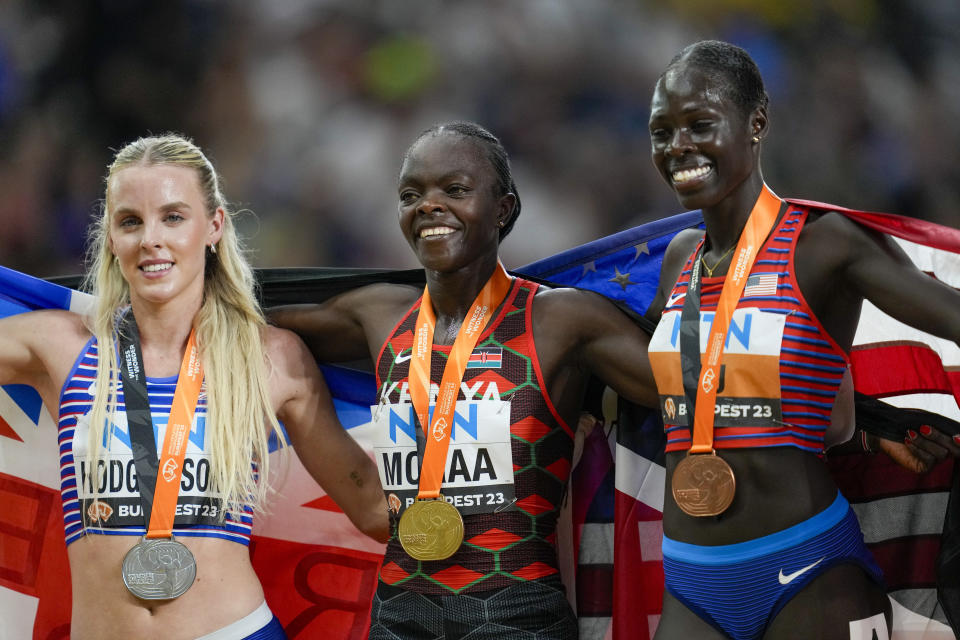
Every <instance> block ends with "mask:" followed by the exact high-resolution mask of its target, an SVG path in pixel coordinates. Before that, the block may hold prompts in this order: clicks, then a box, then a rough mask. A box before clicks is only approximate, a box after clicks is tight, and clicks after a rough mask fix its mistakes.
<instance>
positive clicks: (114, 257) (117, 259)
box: [113, 254, 120, 265]
mask: <svg viewBox="0 0 960 640" xmlns="http://www.w3.org/2000/svg"><path fill="white" fill-rule="evenodd" d="M113 261H114V262H115V263H116V264H117V265H119V264H120V258H118V257H117V254H113Z"/></svg>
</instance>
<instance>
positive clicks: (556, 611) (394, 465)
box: [270, 123, 656, 640]
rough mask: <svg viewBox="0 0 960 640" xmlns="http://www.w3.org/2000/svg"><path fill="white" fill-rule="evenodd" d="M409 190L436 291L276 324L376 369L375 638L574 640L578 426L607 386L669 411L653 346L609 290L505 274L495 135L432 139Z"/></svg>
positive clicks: (465, 127)
mask: <svg viewBox="0 0 960 640" xmlns="http://www.w3.org/2000/svg"><path fill="white" fill-rule="evenodd" d="M398 193H399V206H398V208H399V221H400V228H401V230H402V232H403V234H404V236H405V237H406V239H407V242H408V243H409V244H410V246H411V248H412V249H413V251H414V253H415V254H416V256H417V258H418V260H419V261H420V263H421V264H422V265H423V267H424V271H425V275H426V281H427V285H426V287H425V288H422V289H421V288H415V287H411V286H406V285H397V284H375V285H369V286H366V287H362V288H358V289H355V290H353V291H350V292H347V293H343V294H340V295H338V296H336V297H334V298H331V299H330V300H327V301H325V302H324V303H321V304H319V305H294V306H290V307H283V308H280V309H275V310H271V312H270V317H271V320H272V321H273V322H276V323H277V324H279V325H280V326H283V327H287V328H290V329H293V330H294V331H296V332H297V333H299V334H300V335H301V337H303V338H304V341H305V342H306V343H307V345H308V346H309V347H310V349H311V350H312V351H313V353H314V354H315V355H316V356H317V358H318V359H319V360H322V361H333V362H337V361H354V360H358V359H361V358H370V359H372V360H373V362H374V363H375V367H376V373H377V384H378V393H379V397H380V400H379V402H378V404H377V405H376V406H374V407H372V415H373V424H374V429H375V436H374V438H375V452H376V456H375V457H376V459H377V462H378V464H379V465H380V473H381V480H382V482H383V483H384V491H385V492H386V493H387V502H388V505H389V507H390V509H391V515H392V519H393V522H394V525H395V526H394V531H393V536H392V537H391V539H390V542H389V543H388V545H387V550H386V557H385V558H384V562H383V565H382V567H381V571H380V584H379V587H378V589H377V592H376V594H375V596H374V601H373V608H372V612H371V630H370V637H371V638H398V637H399V638H405V639H407V638H445V639H446V640H454V639H455V638H462V637H466V636H467V635H469V637H470V638H472V639H474V638H475V639H477V640H480V639H482V638H504V637H513V636H511V633H515V634H517V637H520V634H521V633H524V634H526V633H530V634H532V633H536V634H537V635H536V637H538V638H545V639H546V638H575V637H576V636H577V625H576V620H575V619H574V617H573V614H572V611H571V609H570V606H569V604H568V603H567V601H566V598H565V595H564V591H563V588H562V586H561V583H560V576H559V569H558V562H557V555H556V548H555V534H556V524H557V515H558V512H559V509H560V502H561V500H562V497H563V493H564V490H565V487H566V483H567V480H568V477H569V471H570V464H571V457H572V453H573V438H574V433H573V428H574V427H575V425H576V424H577V419H578V417H579V414H580V409H581V403H582V400H583V396H584V392H585V389H586V384H587V380H588V378H589V376H590V375H596V376H597V377H598V378H600V379H601V380H603V381H604V382H606V383H607V384H609V385H610V386H611V387H613V388H614V389H615V390H616V391H618V392H619V393H620V394H621V395H623V396H624V397H626V398H629V399H631V400H633V401H634V402H637V403H640V404H643V405H645V406H654V403H655V402H656V394H655V392H654V381H653V378H652V375H651V372H650V366H649V362H648V359H647V351H646V346H647V343H648V336H647V335H646V334H645V333H644V332H643V331H641V330H640V329H639V327H638V326H637V325H636V324H635V323H634V322H633V321H631V320H630V319H629V318H628V317H627V316H626V315H625V314H624V313H623V312H621V311H620V310H619V309H617V308H616V307H615V306H614V305H613V304H612V303H611V302H610V301H609V300H607V299H605V298H602V297H601V296H599V295H596V294H593V293H590V292H584V291H578V290H573V289H550V288H547V287H541V286H538V285H537V284H535V283H532V282H528V281H525V280H523V279H519V278H511V277H510V276H509V275H508V274H507V273H506V271H505V270H504V269H503V267H502V266H501V264H500V262H499V258H498V250H499V244H500V241H501V239H502V238H503V237H504V236H505V235H506V233H507V232H509V230H510V229H511V228H512V226H513V223H514V222H515V221H516V218H517V216H518V215H519V213H520V200H519V198H518V197H517V189H516V186H515V185H514V184H513V179H512V177H511V175H510V165H509V162H508V159H507V155H506V152H505V151H504V149H503V147H502V145H501V144H500V142H499V141H498V140H497V139H496V138H495V137H494V136H493V135H491V134H490V133H489V132H487V131H486V130H484V129H483V128H481V127H479V126H478V125H475V124H472V123H451V124H445V125H439V126H436V127H434V128H432V129H430V130H428V131H426V132H425V133H423V134H422V135H421V136H420V137H419V138H417V140H416V141H415V142H414V143H413V145H412V146H411V147H410V148H409V149H408V150H407V152H406V154H405V156H404V159H403V164H402V167H401V171H400V177H399V182H398ZM421 461H422V462H421ZM523 637H526V635H524V636H523ZM531 637H532V636H531Z"/></svg>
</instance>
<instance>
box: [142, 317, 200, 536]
mask: <svg viewBox="0 0 960 640" xmlns="http://www.w3.org/2000/svg"><path fill="white" fill-rule="evenodd" d="M202 383H203V365H202V364H201V362H200V353H199V351H198V350H197V340H196V335H195V331H194V330H193V329H191V330H190V338H189V339H188V340H187V350H186V352H185V353H184V354H183V361H182V362H181V363H180V377H179V378H178V379H177V387H176V390H175V391H174V392H173V404H172V406H171V407H170V417H169V418H168V421H167V432H166V434H165V435H164V438H163V449H162V451H161V452H160V462H159V467H158V469H157V486H156V489H155V490H154V494H153V508H152V509H151V510H150V525H149V527H150V528H149V530H148V531H147V538H169V537H170V536H172V535H173V519H174V516H175V515H176V507H177V497H178V496H179V495H180V476H181V474H182V472H183V459H184V457H185V455H186V453H187V439H188V436H189V435H190V425H191V424H192V423H193V414H194V411H195V410H196V407H197V401H198V400H199V398H200V385H201V384H202Z"/></svg>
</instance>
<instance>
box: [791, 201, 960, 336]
mask: <svg viewBox="0 0 960 640" xmlns="http://www.w3.org/2000/svg"><path fill="white" fill-rule="evenodd" d="M801 251H803V252H804V254H805V255H803V258H804V259H803V260H802V261H801V260H800V259H799V258H798V261H797V264H798V269H799V267H800V265H801V264H804V265H810V266H807V267H806V268H807V269H810V268H811V267H812V268H816V266H815V265H820V269H822V270H826V271H828V272H833V273H836V274H837V275H839V280H840V282H836V283H831V282H820V283H819V286H818V288H819V289H821V290H827V288H828V287H829V286H830V285H840V286H842V287H844V288H846V289H847V290H849V291H851V292H853V293H854V294H857V295H859V296H861V297H863V298H865V299H867V300H869V301H870V302H872V303H873V304H875V305H876V306H877V307H878V308H879V309H880V310H881V311H883V312H884V313H886V314H887V315H890V316H892V317H894V318H896V319H897V320H899V321H901V322H903V323H905V324H908V325H910V326H912V327H914V328H916V329H920V330H921V331H925V332H927V333H930V334H932V335H935V336H938V337H940V338H944V339H947V340H952V341H953V342H955V343H957V344H960V291H957V290H956V289H954V288H953V287H951V286H949V285H947V284H945V283H943V282H941V281H939V280H937V279H936V278H932V277H930V276H929V275H927V274H925V273H923V272H922V271H920V270H919V269H918V268H917V267H916V265H914V263H913V262H912V261H911V260H910V258H909V257H908V256H907V254H906V253H905V252H904V251H903V249H902V248H901V247H900V246H899V245H898V244H897V243H896V242H895V241H894V240H893V239H892V238H891V237H890V236H887V235H884V234H881V233H878V232H876V231H873V230H870V229H867V228H866V227H863V226H862V225H859V224H857V223H856V222H854V221H852V220H850V219H849V218H847V217H846V216H844V215H842V214H839V213H836V212H830V213H826V214H824V215H822V216H820V217H819V218H817V219H815V220H813V221H812V222H808V223H807V225H806V226H805V227H804V230H803V234H802V235H801V237H800V243H799V244H798V247H797V252H798V256H799V255H800V252H801ZM811 254H813V255H811ZM811 258H813V259H811ZM821 273H822V272H821ZM799 275H800V274H799V272H798V276H799ZM802 283H803V282H802V281H801V285H802ZM830 290H832V291H837V290H838V289H837V287H830Z"/></svg>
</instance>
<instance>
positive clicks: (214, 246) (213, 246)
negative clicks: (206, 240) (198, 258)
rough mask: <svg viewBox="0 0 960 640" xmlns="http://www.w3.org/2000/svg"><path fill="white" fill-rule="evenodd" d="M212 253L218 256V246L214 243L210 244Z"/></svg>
mask: <svg viewBox="0 0 960 640" xmlns="http://www.w3.org/2000/svg"><path fill="white" fill-rule="evenodd" d="M210 253H212V254H213V255H217V245H216V244H215V243H213V242H211V243H210Z"/></svg>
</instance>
